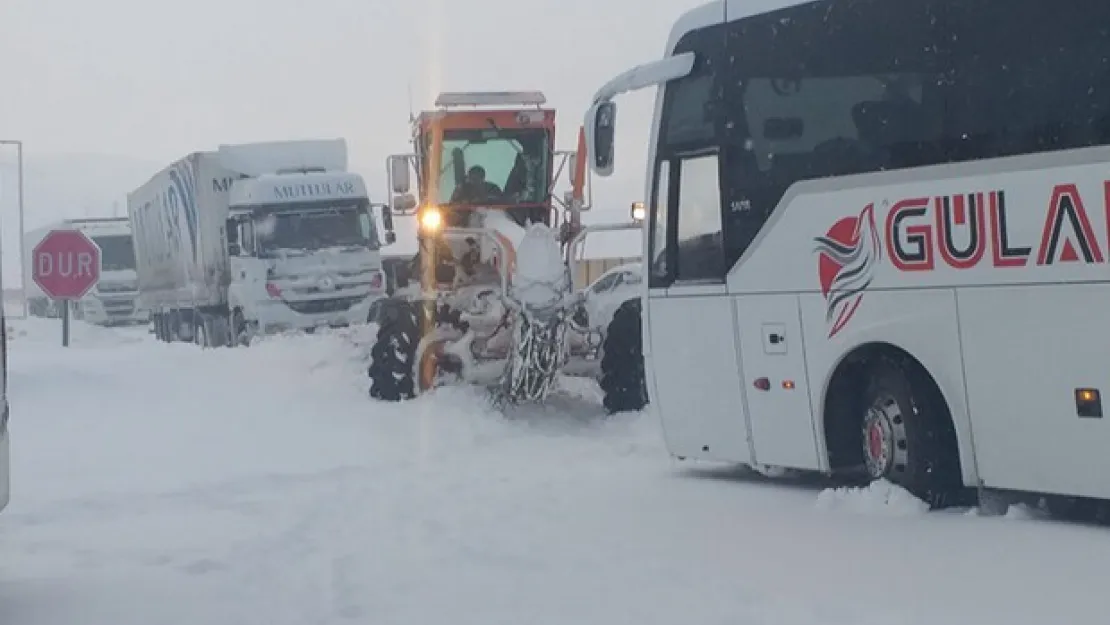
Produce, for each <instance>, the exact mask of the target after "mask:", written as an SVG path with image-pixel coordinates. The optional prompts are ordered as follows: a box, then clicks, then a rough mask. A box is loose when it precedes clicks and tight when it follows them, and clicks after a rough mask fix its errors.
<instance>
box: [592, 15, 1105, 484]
mask: <svg viewBox="0 0 1110 625" xmlns="http://www.w3.org/2000/svg"><path fill="white" fill-rule="evenodd" d="M769 5H774V6H773V7H771V6H769ZM769 8H770V9H773V10H767V11H766V12H758V13H757V12H753V11H756V10H757V9H756V8H753V6H752V4H751V3H749V2H747V1H745V0H718V1H715V2H711V3H709V4H706V5H705V6H703V7H701V8H698V9H695V10H693V11H690V12H689V13H687V14H686V15H684V16H682V17H681V18H680V19H679V20H678V22H677V23H676V24H675V26H674V28H673V30H672V31H671V35H670V38H669V40H668V42H667V44H666V48H665V57H664V58H663V59H662V60H659V61H656V62H654V63H649V64H646V65H643V66H640V67H637V68H635V69H634V70H632V71H629V72H625V73H624V74H622V75H620V76H618V77H617V78H615V79H614V80H613V81H611V82H610V83H608V84H606V85H605V86H604V87H603V88H602V89H601V90H600V91H599V92H598V94H597V96H596V97H595V100H594V104H593V106H592V107H591V109H590V112H589V113H588V115H587V123H586V126H587V130H588V135H589V137H588V144H589V152H590V160H591V165H592V166H593V167H594V170H595V171H596V172H597V173H598V174H599V175H608V174H609V173H610V172H611V171H612V168H613V137H614V131H615V127H614V120H615V112H616V111H615V107H614V104H613V103H612V102H611V99H612V98H613V97H614V96H616V95H617V94H620V93H622V92H626V91H631V90H635V89H639V88H642V87H649V86H655V85H660V88H659V89H658V93H657V96H656V104H655V113H654V119H653V122H652V127H651V139H650V152H649V164H648V183H647V192H648V193H647V196H646V197H648V198H650V206H649V211H648V213H649V218H648V227H647V228H646V229H645V232H644V237H645V238H644V240H645V250H646V257H645V270H646V273H647V279H646V284H645V288H644V296H645V297H646V300H645V301H646V305H645V306H644V311H643V328H644V330H643V337H644V351H645V354H646V358H647V370H648V387H649V393H650V398H651V401H652V403H653V404H654V405H655V406H656V409H657V410H658V411H659V414H660V415H661V417H662V424H663V430H664V433H665V439H666V444H667V446H668V448H669V450H670V452H671V454H673V455H674V456H676V457H679V458H683V459H686V458H689V459H694V460H704V461H714V462H728V463H746V464H752V465H770V466H776V467H786V468H794V469H801V470H813V471H821V472H830V473H831V472H841V471H849V470H852V469H862V470H864V471H866V475H868V476H869V477H870V478H872V479H879V478H886V479H889V480H891V481H893V482H896V483H898V484H901V485H903V486H905V487H907V488H908V489H909V490H911V491H912V492H914V493H915V494H917V495H918V496H920V497H922V498H923V499H925V500H927V501H929V502H930V503H931V504H933V505H937V506H939V505H945V504H949V503H952V502H955V501H959V500H961V498H962V497H963V496H965V495H974V494H975V493H976V490H977V489H978V492H980V493H982V492H984V491H985V490H987V489H990V490H997V491H1003V492H1024V493H1036V494H1041V495H1047V497H1045V499H1046V500H1048V501H1052V502H1066V503H1068V504H1069V505H1071V504H1075V503H1077V502H1078V503H1081V504H1083V505H1085V506H1100V505H1102V504H1101V501H1102V500H1107V499H1110V476H1108V475H1110V473H1108V471H1110V460H1104V459H1110V455H1108V454H1107V449H1110V421H1108V420H1107V419H1105V418H1104V411H1105V408H1104V406H1103V401H1102V395H1101V392H1102V390H1103V389H1107V390H1110V324H1108V323H1107V322H1106V319H1105V316H1106V315H1105V311H1106V310H1107V309H1110V267H1108V263H1110V238H1108V234H1107V233H1108V232H1110V174H1108V171H1110V169H1108V167H1107V163H1108V162H1110V147H1107V146H1108V145H1110V88H1108V87H1107V85H1106V83H1105V59H1106V58H1108V57H1110V39H1107V38H1106V37H1105V36H1104V32H1103V30H1102V29H1104V28H1105V24H1106V23H1107V22H1108V21H1110V4H1107V3H1083V4H1082V6H1081V7H1080V6H1079V5H1075V6H1071V5H1067V6H1064V5H1061V4H1060V3H1059V2H1053V1H1050V0H979V1H977V2H974V3H967V2H965V1H964V0H930V1H928V2H915V3H899V2H883V1H860V0H853V1H848V0H820V1H817V2H806V3H798V2H790V1H786V0H783V1H781V2H778V3H761V4H760V7H759V9H769Z"/></svg>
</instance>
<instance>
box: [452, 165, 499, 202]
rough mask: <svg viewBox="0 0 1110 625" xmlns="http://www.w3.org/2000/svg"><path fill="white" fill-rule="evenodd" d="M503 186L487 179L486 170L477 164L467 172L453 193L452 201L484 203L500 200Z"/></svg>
mask: <svg viewBox="0 0 1110 625" xmlns="http://www.w3.org/2000/svg"><path fill="white" fill-rule="evenodd" d="M500 198H501V188H500V187H498V186H497V185H495V184H493V183H492V182H489V181H487V180H486V170H485V168H484V167H482V166H481V165H475V166H473V167H471V168H470V170H469V171H467V172H466V180H464V181H463V183H462V184H460V185H459V186H458V188H456V189H455V192H454V193H452V194H451V203H453V204H454V203H456V202H457V203H461V204H483V203H492V202H497V201H500Z"/></svg>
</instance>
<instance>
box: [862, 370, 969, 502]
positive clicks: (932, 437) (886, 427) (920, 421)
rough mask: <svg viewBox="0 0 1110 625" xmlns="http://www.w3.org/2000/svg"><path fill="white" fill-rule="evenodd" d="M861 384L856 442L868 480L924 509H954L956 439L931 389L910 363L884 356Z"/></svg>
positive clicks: (958, 485)
mask: <svg viewBox="0 0 1110 625" xmlns="http://www.w3.org/2000/svg"><path fill="white" fill-rule="evenodd" d="M867 380H868V382H867V385H866V390H865V391H864V393H863V409H862V424H861V425H862V427H861V429H860V435H861V436H860V442H861V443H862V446H863V459H864V468H865V469H866V470H867V474H868V476H869V477H870V478H871V479H872V480H878V479H886V480H889V481H890V482H893V483H894V484H897V485H899V486H901V487H903V488H905V489H906V490H908V491H910V492H911V493H912V494H913V495H914V496H916V497H918V498H919V499H921V500H922V501H924V502H926V503H927V504H929V506H930V508H934V509H935V508H943V507H947V506H950V505H954V504H956V503H958V500H959V499H960V497H961V494H962V492H963V490H964V488H963V480H962V476H961V473H960V462H959V451H958V446H957V443H956V433H955V429H954V428H953V426H952V418H951V415H950V414H949V410H948V406H947V404H946V403H945V402H944V398H943V396H942V395H941V393H940V390H939V389H938V388H937V387H936V384H935V383H934V382H933V381H932V379H931V378H930V377H929V375H928V374H927V373H926V372H925V371H924V369H923V368H922V367H920V365H917V363H916V362H912V361H910V360H909V359H902V358H893V357H891V356H889V355H886V354H883V355H880V356H878V357H877V358H876V359H875V361H874V362H873V363H872V365H871V367H870V370H869V372H868V377H867Z"/></svg>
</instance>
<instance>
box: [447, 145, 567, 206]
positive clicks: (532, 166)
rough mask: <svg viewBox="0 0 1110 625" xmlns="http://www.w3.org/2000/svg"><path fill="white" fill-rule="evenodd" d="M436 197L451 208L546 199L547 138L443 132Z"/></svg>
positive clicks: (516, 203)
mask: <svg viewBox="0 0 1110 625" xmlns="http://www.w3.org/2000/svg"><path fill="white" fill-rule="evenodd" d="M442 150H443V151H442V153H441V154H440V164H441V165H440V166H441V171H440V172H439V177H438V183H439V188H438V189H437V192H436V198H437V201H438V202H439V204H441V205H442V204H453V205H456V206H459V205H461V206H468V205H469V206H474V205H519V204H541V203H544V202H546V200H547V192H548V186H549V184H548V182H549V181H548V170H549V169H550V167H551V165H550V162H549V161H550V149H549V138H548V134H547V131H546V130H543V129H533V128H528V129H499V128H489V129H476V130H447V131H445V132H444V136H443V148H442Z"/></svg>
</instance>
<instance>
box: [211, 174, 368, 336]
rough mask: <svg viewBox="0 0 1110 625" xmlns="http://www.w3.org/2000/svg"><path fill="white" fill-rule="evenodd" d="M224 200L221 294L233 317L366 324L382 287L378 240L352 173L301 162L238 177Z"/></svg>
mask: <svg viewBox="0 0 1110 625" xmlns="http://www.w3.org/2000/svg"><path fill="white" fill-rule="evenodd" d="M228 205H229V206H228V214H229V219H228V222H227V244H228V253H229V256H230V263H229V268H230V274H231V275H230V284H229V286H228V300H229V305H230V308H231V309H232V310H233V311H239V313H240V316H239V319H238V321H233V323H236V324H242V323H246V324H251V325H252V326H256V327H257V330H259V331H261V332H262V333H273V332H281V331H286V330H312V329H314V328H316V327H321V326H333V327H335V326H346V325H350V324H353V323H358V322H362V321H365V320H366V318H367V316H368V314H369V309H370V305H371V304H372V303H373V301H374V300H375V299H377V298H379V297H381V296H383V295H384V294H385V287H386V285H385V274H384V273H383V271H382V263H381V255H380V251H379V250H380V247H381V242H380V241H379V237H378V230H377V227H376V225H375V222H374V217H373V213H372V207H371V203H370V199H369V196H368V194H367V190H366V185H365V183H364V182H363V180H362V177H361V176H359V175H358V174H354V173H349V172H346V171H337V170H336V169H329V168H327V167H304V168H300V169H295V170H288V169H280V170H278V171H276V172H273V173H267V174H261V175H258V176H254V177H250V178H241V179H239V180H236V181H235V182H234V183H232V186H231V190H230V193H229V202H228ZM253 329H255V328H252V330H253ZM240 330H241V328H240Z"/></svg>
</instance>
